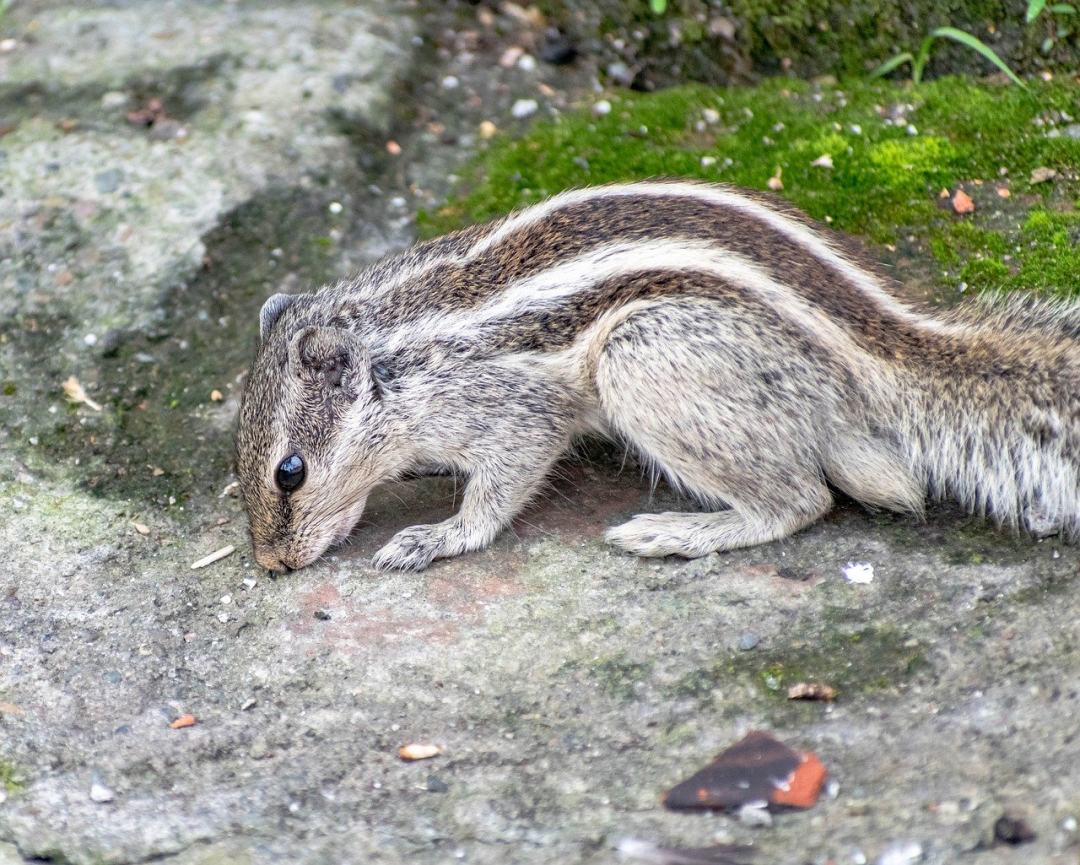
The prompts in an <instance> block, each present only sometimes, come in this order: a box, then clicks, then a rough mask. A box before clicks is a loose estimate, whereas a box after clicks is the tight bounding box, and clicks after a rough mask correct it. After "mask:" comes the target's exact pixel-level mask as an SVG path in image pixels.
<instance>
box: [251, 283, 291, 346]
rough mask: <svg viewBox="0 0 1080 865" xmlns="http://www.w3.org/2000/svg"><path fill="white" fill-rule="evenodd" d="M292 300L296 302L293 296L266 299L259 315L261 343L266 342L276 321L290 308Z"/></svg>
mask: <svg viewBox="0 0 1080 865" xmlns="http://www.w3.org/2000/svg"><path fill="white" fill-rule="evenodd" d="M294 300H296V295H295V294H275V295H273V296H271V297H268V298H267V299H266V303H264V304H263V307H262V311H261V312H260V313H259V340H260V341H261V342H266V338H267V337H268V336H270V331H271V330H273V328H274V325H275V324H276V323H277V320H278V319H279V318H280V317H281V314H282V313H283V312H284V311H285V310H286V309H288V308H289V307H290V306H292V302H293V301H294Z"/></svg>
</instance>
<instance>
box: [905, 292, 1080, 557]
mask: <svg viewBox="0 0 1080 865" xmlns="http://www.w3.org/2000/svg"><path fill="white" fill-rule="evenodd" d="M949 320H950V321H951V322H952V323H953V324H958V325H961V327H960V328H958V329H957V332H960V333H963V334H964V337H963V338H962V339H961V340H958V341H957V342H954V343H953V344H952V345H951V346H950V351H951V353H952V354H951V356H952V357H955V359H956V362H955V364H953V365H952V367H951V368H950V367H949V366H948V365H943V366H940V367H937V369H938V371H937V372H935V373H934V375H933V382H932V386H927V382H926V381H913V383H912V387H911V389H907V388H905V389H904V390H905V391H906V394H905V396H904V398H903V402H904V405H902V406H901V407H900V414H901V416H902V417H903V418H904V423H903V426H904V427H905V429H904V430H903V432H902V434H901V438H902V440H903V441H904V442H905V445H906V447H907V449H908V451H909V452H908V458H909V461H910V462H909V465H911V466H912V467H913V468H915V469H916V471H918V472H920V474H921V475H922V478H923V480H924V482H925V484H926V488H927V490H928V491H929V493H930V495H931V496H933V497H938V498H944V497H948V498H952V499H955V500H957V501H959V502H960V503H962V504H963V505H964V506H966V507H967V508H968V509H970V510H971V511H973V512H975V513H979V514H983V515H986V516H989V517H990V518H992V519H993V520H995V521H996V522H998V523H1000V524H1003V525H1007V526H1010V527H1012V528H1014V529H1018V530H1025V529H1026V530H1028V531H1030V532H1032V533H1033V534H1036V535H1050V534H1056V533H1058V532H1061V533H1062V534H1063V535H1064V536H1065V537H1066V539H1068V540H1072V541H1076V540H1080V305H1077V304H1068V303H1065V302H1054V301H1050V302H1047V301H1039V300H1034V299H1031V298H1020V299H1015V300H1014V299H992V300H990V301H981V302H975V303H972V304H970V305H968V306H966V307H962V308H960V309H958V310H956V311H954V313H952V314H951V315H950V316H949ZM961 342H962V343H963V344H962V346H961V345H960V343H961Z"/></svg>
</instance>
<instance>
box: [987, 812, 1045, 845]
mask: <svg viewBox="0 0 1080 865" xmlns="http://www.w3.org/2000/svg"><path fill="white" fill-rule="evenodd" d="M994 839H995V840H997V841H1000V842H1002V843H1003V844H1010V845H1012V846H1016V845H1018V844H1026V843H1027V842H1029V841H1034V840H1035V832H1034V831H1033V830H1032V828H1031V827H1030V826H1029V825H1028V824H1027V821H1026V820H1024V819H1022V818H1020V817H1011V816H1009V815H1008V814H1002V815H1001V816H1000V817H998V818H997V821H996V822H995V823H994Z"/></svg>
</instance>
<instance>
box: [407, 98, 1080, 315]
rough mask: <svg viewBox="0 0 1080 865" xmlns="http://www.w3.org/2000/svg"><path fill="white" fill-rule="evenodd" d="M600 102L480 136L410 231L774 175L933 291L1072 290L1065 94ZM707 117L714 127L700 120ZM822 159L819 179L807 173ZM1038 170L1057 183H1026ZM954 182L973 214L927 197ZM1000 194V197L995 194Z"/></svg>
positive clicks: (1074, 150) (1074, 161) (1072, 187)
mask: <svg viewBox="0 0 1080 865" xmlns="http://www.w3.org/2000/svg"><path fill="white" fill-rule="evenodd" d="M610 101H611V102H612V105H613V110H612V111H611V113H610V114H608V115H606V116H603V117H595V116H593V115H592V114H591V113H590V112H588V111H580V112H577V113H572V114H568V115H565V116H563V117H559V118H556V119H554V120H552V121H548V122H543V123H538V124H537V125H535V126H534V127H533V128H532V129H531V130H530V132H529V133H528V134H527V135H526V136H525V137H523V138H520V139H516V140H515V139H509V138H496V139H495V140H494V141H493V142H492V144H491V145H490V146H489V148H488V149H487V151H486V152H485V153H483V154H482V155H481V156H480V157H479V158H478V159H477V160H475V161H474V162H473V163H471V164H470V165H468V166H466V167H465V168H464V170H463V171H462V172H460V175H461V176H462V178H463V180H462V182H461V185H460V187H459V189H458V192H457V194H456V196H455V197H454V198H453V199H451V200H450V201H449V202H447V204H446V205H445V206H444V207H443V208H441V209H440V210H438V211H437V212H435V213H429V214H421V218H420V225H421V232H422V233H423V234H425V235H427V236H431V235H435V234H438V233H441V232H443V231H446V230H449V229H453V228H457V227H460V226H462V225H466V224H469V223H472V222H476V221H482V220H485V219H488V218H491V217H494V216H498V215H501V214H504V213H506V212H508V211H510V210H512V209H514V208H517V207H520V206H522V205H526V204H531V203H534V202H536V201H538V200H540V199H542V198H544V197H546V196H548V195H551V194H553V193H555V192H558V191H560V190H562V189H566V188H570V187H577V186H586V185H595V184H601V183H608V182H613V181H623V180H634V179H644V178H649V177H657V176H678V177H690V178H700V179H706V180H712V181H720V182H726V183H733V184H736V185H739V186H745V187H748V188H751V189H764V188H765V187H766V185H767V183H768V180H769V178H770V177H772V176H774V175H775V174H776V172H777V170H778V169H779V170H780V172H781V178H782V180H783V185H784V188H783V191H782V193H781V194H782V195H784V196H785V197H787V198H788V199H790V200H791V201H792V202H794V203H795V204H796V205H798V206H799V207H801V208H802V209H804V210H805V211H806V212H807V213H809V214H810V215H811V216H813V217H815V218H817V219H820V220H824V221H827V222H829V223H830V224H831V225H832V226H833V227H835V228H838V229H841V230H843V231H847V232H852V233H857V234H863V235H866V236H868V237H869V238H870V239H872V240H874V241H877V242H880V243H887V244H896V243H898V242H900V241H902V240H904V241H907V240H908V239H909V238H910V239H911V241H913V243H914V245H915V248H923V247H926V248H928V249H929V250H930V253H931V255H932V256H933V258H934V259H935V260H936V261H937V263H938V264H939V265H941V266H943V267H944V269H945V275H944V277H943V279H944V283H945V284H946V285H948V286H951V287H953V288H955V287H958V286H959V285H960V283H965V282H966V283H967V284H968V285H969V286H971V287H972V288H974V289H977V290H986V289H1005V290H1011V289H1015V288H1033V289H1038V290H1045V291H1053V292H1057V293H1060V294H1066V295H1068V294H1078V293H1080V244H1078V239H1080V212H1078V211H1077V209H1076V206H1075V203H1073V202H1072V201H1071V200H1070V198H1069V196H1072V197H1073V198H1075V197H1076V195H1077V194H1078V193H1080V187H1078V185H1077V183H1076V180H1075V179H1066V178H1070V177H1071V178H1075V167H1076V166H1078V165H1080V140H1077V139H1074V138H1071V137H1069V136H1067V135H1060V136H1058V137H1048V136H1047V135H1046V134H1045V131H1046V127H1045V126H1044V125H1042V124H1044V122H1045V119H1046V118H1047V117H1050V116H1051V115H1052V113H1053V112H1054V111H1059V112H1065V113H1067V114H1070V115H1072V116H1076V115H1077V113H1080V88H1077V87H1076V86H1075V85H1074V84H1068V83H1042V82H1037V83H1036V82H1033V84H1032V87H1031V88H1030V90H1029V91H1027V92H1025V91H1022V90H1020V89H1019V88H1015V87H1011V88H1010V87H998V86H990V85H985V84H977V83H973V82H970V81H965V80H961V79H955V78H946V79H939V80H937V81H932V82H929V83H927V84H924V85H923V86H921V87H918V88H912V87H905V86H897V85H894V84H889V83H882V82H873V83H871V82H865V81H853V82H846V83H845V84H844V85H843V86H830V87H822V88H815V87H812V86H810V85H807V84H805V83H802V82H795V81H788V80H771V81H768V82H766V83H764V84H762V85H760V86H758V87H755V88H745V89H727V88H708V87H701V86H692V87H681V88H675V89H672V90H667V91H663V92H659V93H653V94H648V95H639V94H619V95H617V96H613V97H611V98H610ZM907 106H910V108H908V107H907ZM711 112H716V115H717V116H718V118H719V119H718V120H717V121H716V122H713V123H705V122H704V117H705V115H706V113H710V114H711ZM825 154H828V155H829V156H830V157H831V159H832V162H833V167H832V168H824V167H818V166H815V165H813V164H812V163H813V162H814V160H816V159H817V158H818V157H820V156H822V155H825ZM1040 166H1046V167H1052V168H1057V169H1058V170H1059V172H1060V174H1061V177H1059V179H1058V180H1057V181H1056V183H1053V184H1052V183H1044V184H1037V185H1032V184H1030V183H1029V182H1028V177H1029V175H1030V173H1031V171H1032V170H1033V169H1035V168H1037V167H1040ZM1002 169H1005V174H1002V173H1001V170H1002ZM976 181H979V183H976ZM959 184H964V186H965V189H967V190H968V191H969V192H970V193H971V194H972V195H973V197H975V198H976V201H977V203H978V204H977V208H976V212H975V214H973V216H971V217H958V216H956V215H955V214H954V213H953V212H952V211H951V209H950V208H948V207H947V206H942V204H943V203H942V201H941V199H940V198H939V191H940V190H941V189H943V188H945V189H954V188H955V187H956V186H957V185H959ZM980 184H981V185H980ZM1005 186H1008V187H1009V188H1010V191H1011V192H1012V197H1011V198H1009V199H1005V198H1001V197H999V196H997V195H996V189H997V188H998V187H1001V188H1004V187H1005ZM1024 200H1026V201H1027V203H1026V204H1025V203H1024ZM1032 203H1033V204H1032ZM1032 206H1033V207H1034V210H1033V211H1032V212H1031V213H1030V215H1029V214H1028V213H1027V212H1026V210H1027V209H1028V208H1030V207H1032ZM941 270H942V267H937V268H935V272H940V271H941Z"/></svg>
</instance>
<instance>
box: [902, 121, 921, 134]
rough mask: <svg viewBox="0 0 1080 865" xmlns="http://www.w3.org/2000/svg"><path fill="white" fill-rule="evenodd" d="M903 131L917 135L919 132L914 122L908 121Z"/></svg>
mask: <svg viewBox="0 0 1080 865" xmlns="http://www.w3.org/2000/svg"><path fill="white" fill-rule="evenodd" d="M904 131H905V132H907V134H908V135H918V134H919V130H918V129H917V128H916V127H915V124H914V123H909V124H908V125H907V128H906V129H905V130H904Z"/></svg>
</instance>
